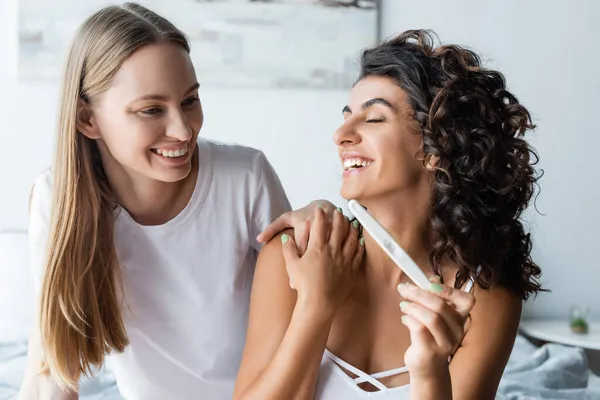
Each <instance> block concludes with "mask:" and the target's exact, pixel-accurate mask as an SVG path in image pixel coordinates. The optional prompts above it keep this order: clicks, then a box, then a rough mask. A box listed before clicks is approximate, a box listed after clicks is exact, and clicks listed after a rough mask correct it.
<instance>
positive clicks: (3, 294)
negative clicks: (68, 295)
mask: <svg viewBox="0 0 600 400" xmlns="http://www.w3.org/2000/svg"><path fill="white" fill-rule="evenodd" d="M34 301H35V299H34V289H33V277H32V275H31V272H30V268H29V242H28V236H27V232H26V231H0V343H4V342H21V341H27V340H29V332H30V329H31V326H32V319H33V313H34Z"/></svg>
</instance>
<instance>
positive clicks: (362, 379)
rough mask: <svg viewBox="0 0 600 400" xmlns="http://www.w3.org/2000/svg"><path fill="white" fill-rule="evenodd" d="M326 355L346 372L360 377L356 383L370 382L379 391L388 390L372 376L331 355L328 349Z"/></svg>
mask: <svg viewBox="0 0 600 400" xmlns="http://www.w3.org/2000/svg"><path fill="white" fill-rule="evenodd" d="M325 355H326V356H327V357H328V358H329V359H330V360H331V361H333V362H334V363H336V364H337V365H339V366H340V367H343V368H344V369H346V370H348V371H350V372H352V373H353V374H354V375H356V376H357V377H358V378H355V379H354V381H355V382H356V383H363V382H369V383H370V384H371V385H373V386H375V387H376V388H377V389H379V390H381V391H384V390H387V387H386V386H385V385H384V384H383V383H381V382H379V381H378V380H377V379H375V378H373V377H372V376H371V375H369V374H366V373H364V372H363V371H361V370H360V369H358V368H355V367H353V366H352V365H350V364H348V363H347V362H346V361H344V360H342V359H341V358H339V357H338V356H336V355H335V354H333V353H331V352H330V351H329V350H327V349H325ZM358 380H360V382H358Z"/></svg>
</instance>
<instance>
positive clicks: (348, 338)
mask: <svg viewBox="0 0 600 400" xmlns="http://www.w3.org/2000/svg"><path fill="white" fill-rule="evenodd" d="M343 115H344V123H343V124H342V126H341V127H340V128H339V129H338V130H337V132H336V133H335V135H334V141H335V143H336V145H337V147H338V152H339V156H340V161H341V163H342V165H343V167H344V179H343V184H342V188H341V194H342V196H343V197H344V198H346V199H357V200H358V201H359V202H360V203H361V204H363V205H364V206H365V207H367V208H368V209H369V211H370V213H371V214H372V215H373V216H374V217H375V218H376V219H378V220H379V222H380V223H381V224H382V225H383V226H384V227H385V228H386V229H387V230H388V231H389V232H390V233H391V234H392V235H393V236H394V238H395V239H396V240H397V241H398V243H399V244H400V245H401V246H402V247H403V248H404V249H405V250H406V251H407V252H408V253H409V254H410V256H411V257H412V258H413V259H414V260H415V262H417V264H418V265H419V266H420V267H421V268H422V270H423V272H424V273H425V274H427V275H428V276H430V277H431V287H430V288H429V290H423V289H420V288H418V287H416V286H414V285H412V284H411V283H409V279H408V277H407V276H406V275H405V274H403V272H402V271H401V270H400V269H399V268H398V267H397V266H396V265H395V264H394V263H393V262H392V260H391V259H389V258H388V257H387V256H386V254H385V253H384V252H383V250H382V249H380V248H379V247H378V245H377V244H376V243H375V241H374V240H373V239H372V238H371V237H370V236H369V235H368V234H367V233H366V232H365V234H364V238H363V239H361V240H360V244H361V245H362V246H364V249H365V256H364V258H362V257H361V259H357V257H356V256H355V257H354V258H352V257H350V256H349V254H353V252H352V242H351V241H349V240H348V239H346V237H347V236H346V235H344V229H343V228H340V227H343V226H346V225H343V224H342V221H343V216H342V215H341V213H340V214H338V215H337V217H336V219H335V220H334V222H333V225H332V226H331V227H330V226H329V224H327V223H325V219H324V218H323V216H322V213H321V212H320V211H319V210H316V215H315V223H314V224H313V226H312V228H311V232H310V240H309V245H308V249H307V251H306V253H305V254H304V255H303V256H302V257H299V256H298V253H297V252H296V247H295V243H294V240H293V239H291V237H290V236H291V235H290V234H289V232H288V233H287V234H286V233H284V234H282V235H281V236H280V239H281V240H280V241H271V242H270V243H269V244H268V245H267V246H266V247H265V248H264V249H263V250H262V252H261V254H260V256H259V261H258V264H257V269H256V274H255V278H254V286H253V291H252V296H251V304H250V321H249V326H248V333H247V338H246V347H245V350H244V355H243V359H242V365H241V368H240V371H239V374H238V379H237V383H236V391H235V398H236V399H276V398H277V399H280V398H285V399H313V398H314V399H319V400H333V399H346V400H353V399H363V398H367V397H372V396H375V397H376V398H377V399H407V398H411V399H419V400H423V399H478V400H480V399H493V398H494V396H495V393H496V390H497V387H498V384H499V381H500V378H501V376H502V372H503V370H504V367H505V365H506V362H507V360H508V358H509V355H510V352H511V349H512V346H513V342H514V339H515V336H516V333H517V327H518V323H519V319H520V315H521V308H522V301H523V300H526V299H527V298H528V296H529V295H531V294H535V293H536V292H538V291H540V290H541V288H540V285H539V283H538V278H539V276H540V268H539V267H538V266H537V265H536V264H535V263H534V262H533V260H532V259H531V239H530V236H529V234H528V233H527V232H525V230H524V228H523V225H522V224H521V222H519V218H520V216H521V213H522V212H523V210H524V209H525V208H526V207H527V205H528V203H529V201H530V199H531V197H532V194H533V192H534V187H535V184H536V180H537V178H538V176H537V174H536V171H535V169H534V167H533V165H534V164H535V161H536V160H537V157H536V155H535V153H534V152H533V151H532V149H531V148H530V147H529V145H528V144H527V142H526V141H525V140H524V139H523V136H524V134H525V133H526V131H528V130H530V129H532V128H533V126H532V123H531V118H530V115H529V112H528V111H527V110H526V109H525V107H523V106H522V105H521V104H519V102H518V101H517V99H516V97H515V96H514V95H513V94H511V93H510V92H509V91H508V90H507V89H506V84H505V81H504V77H503V75H502V74H501V73H499V72H497V71H492V70H489V69H486V68H484V67H482V65H481V62H480V59H479V57H478V56H477V54H475V53H474V52H472V51H470V50H467V49H464V48H462V47H459V46H454V45H444V46H435V45H434V36H433V34H432V33H430V32H428V31H408V32H405V33H403V34H401V35H399V36H397V37H395V38H393V39H391V40H389V41H387V42H385V43H383V44H381V45H379V46H377V47H375V48H372V49H368V50H366V51H365V52H364V53H363V55H362V59H361V73H360V76H359V79H358V81H357V83H356V84H355V86H354V88H353V89H352V91H351V93H350V98H349V101H348V105H346V106H345V107H344V108H343ZM357 227H358V226H357V225H356V226H355V227H354V228H352V227H349V228H347V229H356V228H357ZM356 230H358V229H356ZM348 237H350V236H348ZM356 254H358V255H360V256H362V253H360V252H356ZM398 305H399V307H398ZM374 392H377V393H374Z"/></svg>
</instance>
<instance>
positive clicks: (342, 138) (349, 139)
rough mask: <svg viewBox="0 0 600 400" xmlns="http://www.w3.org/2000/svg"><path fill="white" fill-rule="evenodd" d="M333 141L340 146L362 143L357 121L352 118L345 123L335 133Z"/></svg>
mask: <svg viewBox="0 0 600 400" xmlns="http://www.w3.org/2000/svg"><path fill="white" fill-rule="evenodd" d="M333 141H334V142H335V144H336V145H338V146H344V145H349V144H357V143H360V141H361V139H360V134H359V133H358V131H357V130H356V123H354V122H353V121H352V120H351V118H350V119H347V120H346V121H344V123H343V124H342V125H341V126H340V127H339V128H338V129H337V130H336V131H335V133H334V134H333Z"/></svg>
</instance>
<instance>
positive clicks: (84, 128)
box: [76, 99, 100, 140]
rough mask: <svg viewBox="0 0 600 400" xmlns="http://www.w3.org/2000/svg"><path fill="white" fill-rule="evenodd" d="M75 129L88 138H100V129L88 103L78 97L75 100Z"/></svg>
mask: <svg viewBox="0 0 600 400" xmlns="http://www.w3.org/2000/svg"><path fill="white" fill-rule="evenodd" d="M76 126H77V130H78V131H79V132H81V133H82V134H83V135H84V136H86V137H88V138H90V139H94V140H96V139H100V130H99V129H98V125H97V124H96V121H95V118H94V113H93V112H92V107H91V106H90V104H89V103H88V102H87V101H85V100H83V99H79V101H78V102H77V121H76Z"/></svg>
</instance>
